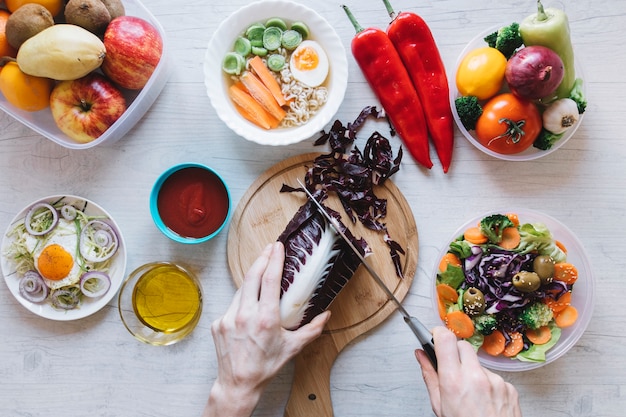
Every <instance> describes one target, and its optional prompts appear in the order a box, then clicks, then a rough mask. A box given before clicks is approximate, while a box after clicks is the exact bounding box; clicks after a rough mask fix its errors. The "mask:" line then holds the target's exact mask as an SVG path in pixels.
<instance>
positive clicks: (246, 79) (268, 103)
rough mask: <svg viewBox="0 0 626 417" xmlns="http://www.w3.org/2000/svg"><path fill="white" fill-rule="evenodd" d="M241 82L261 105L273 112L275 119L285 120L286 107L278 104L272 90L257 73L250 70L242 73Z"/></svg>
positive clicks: (270, 112)
mask: <svg viewBox="0 0 626 417" xmlns="http://www.w3.org/2000/svg"><path fill="white" fill-rule="evenodd" d="M240 79H241V82H242V83H243V85H245V86H246V89H247V90H248V93H250V95H251V96H252V97H254V99H255V100H256V101H258V102H259V104H260V105H261V106H263V108H264V109H265V110H267V112H268V113H269V114H271V115H272V116H273V117H274V118H275V119H278V120H283V119H284V118H285V115H286V114H287V112H286V111H285V109H283V108H282V107H280V106H279V105H278V102H277V101H276V99H275V98H274V96H273V95H272V93H271V92H270V90H269V89H268V88H267V87H266V86H265V85H264V84H263V83H262V82H261V80H259V79H258V78H257V76H256V75H254V74H253V73H251V72H250V71H246V72H244V73H243V74H241V77H240Z"/></svg>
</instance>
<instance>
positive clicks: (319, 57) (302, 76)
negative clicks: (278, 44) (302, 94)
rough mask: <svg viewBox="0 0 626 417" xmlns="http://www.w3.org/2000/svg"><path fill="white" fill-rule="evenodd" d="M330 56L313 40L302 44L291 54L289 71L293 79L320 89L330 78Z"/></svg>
mask: <svg viewBox="0 0 626 417" xmlns="http://www.w3.org/2000/svg"><path fill="white" fill-rule="evenodd" d="M328 68H329V63H328V56H327V55H326V52H324V49H323V48H322V46H321V45H320V44H319V43H317V42H315V41H311V40H306V41H303V42H302V43H300V45H298V47H297V48H296V49H295V50H294V51H293V53H292V54H291V58H290V59H289V69H290V70H291V74H292V75H293V77H294V78H295V79H296V80H298V81H300V82H301V83H303V84H305V85H307V86H309V87H318V86H319V85H321V84H322V83H323V82H324V81H325V80H326V77H327V76H328Z"/></svg>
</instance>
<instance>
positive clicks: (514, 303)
mask: <svg viewBox="0 0 626 417" xmlns="http://www.w3.org/2000/svg"><path fill="white" fill-rule="evenodd" d="M495 242H497V243H495ZM432 276H433V285H432V304H433V310H434V312H435V313H436V314H437V316H438V317H439V318H440V319H441V320H442V322H443V323H444V324H445V325H446V326H447V327H448V328H450V329H451V330H452V331H453V332H454V333H455V334H457V336H459V337H460V338H462V339H465V340H467V341H468V342H470V343H471V344H472V345H473V346H474V347H475V349H476V350H477V353H478V357H479V360H480V362H481V363H482V364H483V365H484V366H485V367H487V368H490V369H494V370H500V371H525V370H530V369H535V368H538V367H541V366H543V365H545V364H548V363H550V362H553V361H555V360H556V359H558V358H560V357H561V356H563V355H564V354H565V353H567V351H568V350H569V349H570V348H571V347H572V346H574V344H576V342H577V341H578V340H579V338H580V337H581V336H582V334H583V333H584V331H585V329H586V328H587V325H588V324H589V321H590V319H591V315H592V312H593V303H594V300H593V297H594V286H595V282H594V275H593V271H592V269H591V265H590V263H589V260H588V258H587V255H586V253H585V250H584V248H583V246H582V244H581V243H580V241H579V240H578V239H577V238H576V236H575V235H574V234H573V233H572V232H571V231H570V230H569V229H568V228H567V227H566V226H565V225H563V224H562V223H560V222H559V221H558V220H556V219H554V218H552V217H550V216H548V215H546V214H543V213H541V212H537V211H534V210H530V209H523V208H508V209H502V210H495V211H491V212H487V213H483V214H482V215H480V216H477V217H475V218H472V219H470V220H469V221H467V222H465V223H464V224H463V225H461V226H460V227H459V228H458V229H457V230H456V232H455V233H454V234H453V235H452V237H451V238H449V239H448V240H447V241H446V244H445V245H444V246H443V248H442V250H441V252H440V254H439V257H438V258H437V262H436V264H435V266H434V268H433V272H432Z"/></svg>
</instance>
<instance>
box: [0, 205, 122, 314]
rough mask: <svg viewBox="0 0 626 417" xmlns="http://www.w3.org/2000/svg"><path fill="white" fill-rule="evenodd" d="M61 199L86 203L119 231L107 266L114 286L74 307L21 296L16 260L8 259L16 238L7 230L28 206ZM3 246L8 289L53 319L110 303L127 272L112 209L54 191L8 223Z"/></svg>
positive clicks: (88, 211)
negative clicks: (59, 306)
mask: <svg viewBox="0 0 626 417" xmlns="http://www.w3.org/2000/svg"><path fill="white" fill-rule="evenodd" d="M61 201H63V202H65V203H67V204H71V205H73V206H74V207H76V208H77V209H78V208H83V207H84V209H83V212H84V213H85V214H87V215H89V216H98V217H99V218H101V219H103V220H106V221H107V222H108V223H109V224H110V225H111V226H112V227H113V228H114V229H115V231H116V232H117V236H118V245H119V246H118V250H117V253H116V254H115V255H113V258H112V259H111V265H110V267H109V270H108V274H109V277H110V279H111V288H109V291H108V292H107V293H106V294H104V295H103V296H101V297H98V298H88V297H83V299H82V302H81V304H80V305H79V306H78V307H77V308H75V309H73V310H60V309H56V308H54V307H52V305H51V304H50V302H49V301H48V300H45V301H43V302H41V303H32V302H30V301H28V300H26V299H25V298H24V297H22V296H21V295H20V292H19V279H20V277H19V276H18V273H17V272H16V267H15V264H14V263H13V262H12V261H11V260H10V259H7V256H6V249H7V248H8V247H9V246H10V245H11V244H12V242H13V240H14V239H13V237H9V236H8V234H9V232H10V231H11V230H13V227H14V226H15V225H16V224H17V223H18V222H20V221H23V219H24V217H26V213H27V212H28V210H29V209H30V208H31V207H32V206H33V205H35V204H38V203H42V202H43V203H48V204H53V203H55V202H61ZM0 248H1V250H2V255H1V256H0V261H1V263H0V266H1V268H2V275H3V276H4V280H5V282H6V284H7V286H8V287H9V291H11V294H13V296H14V297H15V298H16V299H17V301H19V303H20V304H22V305H23V306H24V307H26V308H27V309H28V310H29V311H31V312H33V313H35V314H37V315H38V316H41V317H44V318H47V319H51V320H58V321H69V320H77V319H81V318H83V317H87V316H89V315H91V314H94V313H95V312H97V311H98V310H100V309H101V308H103V307H104V306H105V305H107V303H108V302H109V301H111V299H112V298H113V297H114V296H115V294H116V293H117V291H118V289H119V288H120V285H122V281H123V280H124V274H125V272H126V244H125V243H124V238H123V236H122V233H121V231H120V228H119V226H118V225H117V223H116V222H115V220H113V218H112V217H111V215H110V214H109V213H107V212H106V211H105V210H104V209H103V208H102V207H100V206H99V205H97V204H96V203H94V202H93V201H90V200H87V199H86V198H83V197H77V196H73V195H52V196H49V197H44V198H42V199H39V200H37V201H34V202H32V203H31V204H29V205H28V206H26V207H24V208H23V209H22V210H21V211H20V212H19V213H18V214H17V215H16V216H15V217H14V218H13V220H12V221H11V223H10V224H9V226H8V227H7V230H6V232H5V234H4V235H3V236H2V245H1V246H0Z"/></svg>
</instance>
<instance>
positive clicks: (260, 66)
mask: <svg viewBox="0 0 626 417" xmlns="http://www.w3.org/2000/svg"><path fill="white" fill-rule="evenodd" d="M248 62H249V63H250V67H252V69H253V70H254V73H255V74H256V75H257V77H259V79H260V80H261V81H262V82H263V84H265V86H266V87H267V89H268V90H270V92H271V93H272V96H274V99H275V100H276V101H277V102H278V104H279V105H280V106H285V105H287V101H286V100H285V96H284V95H283V92H282V91H281V89H280V85H279V84H278V81H276V78H274V76H273V75H272V73H271V72H270V70H269V68H267V66H266V65H265V63H264V62H263V60H262V59H261V57H260V56H258V55H255V56H254V58H252V59H250V61H248Z"/></svg>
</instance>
